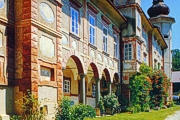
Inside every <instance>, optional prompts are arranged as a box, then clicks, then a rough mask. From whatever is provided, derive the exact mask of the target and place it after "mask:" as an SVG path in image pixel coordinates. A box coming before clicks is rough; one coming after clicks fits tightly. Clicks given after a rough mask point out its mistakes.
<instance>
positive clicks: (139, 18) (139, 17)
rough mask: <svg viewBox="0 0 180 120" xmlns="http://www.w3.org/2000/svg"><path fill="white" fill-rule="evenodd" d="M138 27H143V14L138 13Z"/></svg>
mask: <svg viewBox="0 0 180 120" xmlns="http://www.w3.org/2000/svg"><path fill="white" fill-rule="evenodd" d="M138 27H139V28H140V29H141V16H140V14H139V13H138Z"/></svg>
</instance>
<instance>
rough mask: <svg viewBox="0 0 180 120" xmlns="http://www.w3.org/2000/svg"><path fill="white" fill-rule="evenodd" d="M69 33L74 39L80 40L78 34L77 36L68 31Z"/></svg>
mask: <svg viewBox="0 0 180 120" xmlns="http://www.w3.org/2000/svg"><path fill="white" fill-rule="evenodd" d="M69 35H70V36H71V37H73V38H74V39H76V40H80V37H79V36H77V35H76V34H74V33H71V32H70V33H69Z"/></svg>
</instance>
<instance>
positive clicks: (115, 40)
mask: <svg viewBox="0 0 180 120" xmlns="http://www.w3.org/2000/svg"><path fill="white" fill-rule="evenodd" d="M117 45H118V39H117V35H114V57H116V58H117V57H118V55H117V53H118V46H117Z"/></svg>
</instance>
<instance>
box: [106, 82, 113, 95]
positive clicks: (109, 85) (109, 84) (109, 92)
mask: <svg viewBox="0 0 180 120" xmlns="http://www.w3.org/2000/svg"><path fill="white" fill-rule="evenodd" d="M107 84H108V94H111V91H112V90H111V82H108V83H107Z"/></svg>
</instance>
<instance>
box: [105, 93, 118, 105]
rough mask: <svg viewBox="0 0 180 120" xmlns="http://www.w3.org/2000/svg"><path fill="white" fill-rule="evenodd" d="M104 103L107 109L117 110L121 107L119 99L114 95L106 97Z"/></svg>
mask: <svg viewBox="0 0 180 120" xmlns="http://www.w3.org/2000/svg"><path fill="white" fill-rule="evenodd" d="M103 102H104V107H105V108H117V107H118V106H119V102H118V99H117V97H116V95H115V94H114V93H112V94H109V95H106V96H104V98H103Z"/></svg>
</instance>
